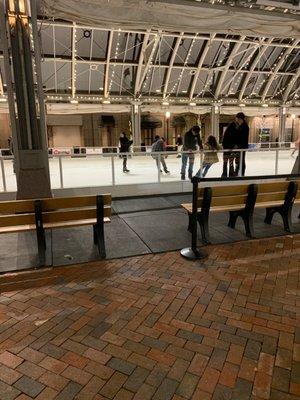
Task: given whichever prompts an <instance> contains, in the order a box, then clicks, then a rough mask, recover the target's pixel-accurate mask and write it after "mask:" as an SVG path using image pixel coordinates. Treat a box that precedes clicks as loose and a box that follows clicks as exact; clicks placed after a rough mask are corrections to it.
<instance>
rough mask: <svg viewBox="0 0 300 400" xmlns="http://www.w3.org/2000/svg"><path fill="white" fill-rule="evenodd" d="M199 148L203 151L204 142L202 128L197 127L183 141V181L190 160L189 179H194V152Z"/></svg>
mask: <svg viewBox="0 0 300 400" xmlns="http://www.w3.org/2000/svg"><path fill="white" fill-rule="evenodd" d="M197 146H198V147H199V149H202V148H203V146H202V141H201V138H200V127H199V126H197V125H195V126H193V127H192V128H191V129H190V130H189V131H188V132H187V133H186V134H185V135H184V139H183V151H184V153H183V154H182V164H181V180H182V181H184V180H185V173H186V167H187V162H188V160H189V168H188V176H189V179H192V177H193V168H194V162H195V154H194V151H196V150H197Z"/></svg>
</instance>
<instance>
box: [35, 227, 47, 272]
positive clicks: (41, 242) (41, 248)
mask: <svg viewBox="0 0 300 400" xmlns="http://www.w3.org/2000/svg"><path fill="white" fill-rule="evenodd" d="M36 236H37V244H38V254H39V267H44V266H45V265H46V238H45V231H44V229H43V228H41V229H40V228H38V229H37V230H36Z"/></svg>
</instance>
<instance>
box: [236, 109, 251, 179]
mask: <svg viewBox="0 0 300 400" xmlns="http://www.w3.org/2000/svg"><path fill="white" fill-rule="evenodd" d="M235 122H236V125H237V148H238V149H248V146H249V126H248V124H247V122H246V116H245V114H244V113H242V112H239V113H237V114H236V116H235ZM238 154H239V156H238V158H237V162H236V167H235V168H236V169H235V174H236V175H238V173H239V167H240V162H242V169H241V173H242V176H245V171H246V151H243V152H242V153H238Z"/></svg>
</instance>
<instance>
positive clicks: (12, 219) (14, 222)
mask: <svg viewBox="0 0 300 400" xmlns="http://www.w3.org/2000/svg"><path fill="white" fill-rule="evenodd" d="M21 225H34V226H35V216H34V214H20V215H18V214H17V215H4V216H0V227H5V226H21Z"/></svg>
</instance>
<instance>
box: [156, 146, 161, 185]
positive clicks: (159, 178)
mask: <svg viewBox="0 0 300 400" xmlns="http://www.w3.org/2000/svg"><path fill="white" fill-rule="evenodd" d="M160 170H161V153H159V154H158V168H157V173H158V175H157V176H158V183H161V175H160Z"/></svg>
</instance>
